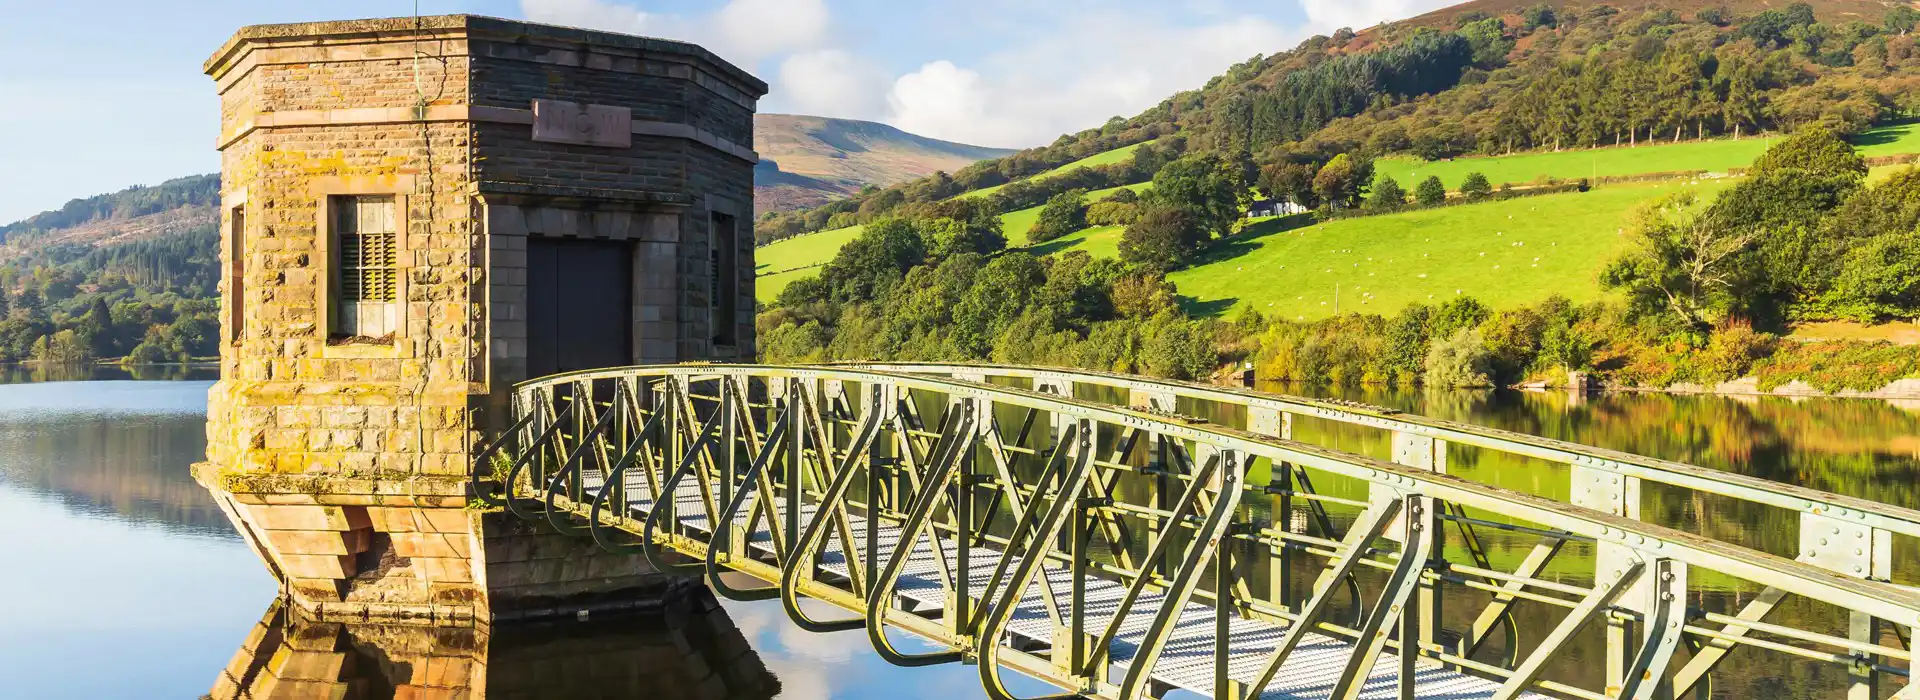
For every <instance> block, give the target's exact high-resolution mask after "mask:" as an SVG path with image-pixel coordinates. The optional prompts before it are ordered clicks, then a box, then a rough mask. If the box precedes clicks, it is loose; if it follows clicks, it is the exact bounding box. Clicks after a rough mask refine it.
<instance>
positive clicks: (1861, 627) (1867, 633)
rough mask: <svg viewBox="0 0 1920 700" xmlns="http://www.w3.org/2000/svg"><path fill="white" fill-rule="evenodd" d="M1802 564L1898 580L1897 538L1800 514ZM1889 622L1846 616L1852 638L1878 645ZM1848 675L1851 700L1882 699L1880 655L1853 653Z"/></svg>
mask: <svg viewBox="0 0 1920 700" xmlns="http://www.w3.org/2000/svg"><path fill="white" fill-rule="evenodd" d="M1800 561H1803V562H1806V563H1809V564H1812V565H1814V566H1818V567H1820V568H1822V569H1826V570H1828V571H1832V572H1834V573H1837V574H1840V575H1842V576H1852V577H1854V578H1861V579H1871V580H1876V581H1888V580H1891V579H1892V577H1893V533H1892V532H1889V531H1887V530H1880V529H1876V528H1874V527H1872V526H1869V525H1866V524H1863V523H1859V522H1854V521H1851V520H1846V519H1844V518H1843V517H1831V516H1828V515H1822V514H1818V513H1806V512H1803V513H1801V514H1800ZM1884 626H1885V624H1884V621H1882V620H1879V619H1875V618H1874V617H1873V616H1872V615H1870V614H1868V613H1863V612H1860V611H1857V610H1855V611H1849V612H1848V613H1847V639H1849V640H1851V641H1855V642H1860V643H1863V644H1878V643H1879V641H1880V635H1881V633H1882V632H1883V631H1884V629H1883V628H1884ZM1852 653H1853V656H1854V661H1853V666H1852V668H1851V669H1849V670H1848V674H1847V675H1848V679H1849V682H1848V684H1847V700H1879V698H1880V675H1881V674H1880V672H1879V670H1878V669H1877V668H1876V667H1877V666H1878V665H1879V664H1881V663H1882V662H1883V659H1881V658H1880V656H1879V655H1877V654H1874V653H1873V652H1871V651H1867V650H1863V649H1855V650H1853V652H1852Z"/></svg>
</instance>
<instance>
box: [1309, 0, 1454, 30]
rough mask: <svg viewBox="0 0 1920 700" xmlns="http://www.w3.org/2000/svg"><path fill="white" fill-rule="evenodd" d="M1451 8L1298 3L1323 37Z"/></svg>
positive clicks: (1401, 0) (1421, 1) (1410, 0)
mask: <svg viewBox="0 0 1920 700" xmlns="http://www.w3.org/2000/svg"><path fill="white" fill-rule="evenodd" d="M1452 4H1454V0H1300V9H1301V10H1302V11H1304V12H1306V14H1307V23H1308V24H1309V25H1311V26H1312V28H1313V29H1314V31H1315V32H1316V33H1322V34H1325V33H1331V32H1332V31H1333V30H1335V29H1339V28H1341V27H1349V28H1352V29H1354V30H1360V29H1366V28H1367V27H1371V26H1373V25H1376V24H1379V23H1381V22H1387V21H1391V20H1398V19H1406V18H1408V17H1412V16H1415V15H1419V14H1422V13H1425V12H1429V11H1432V10H1437V9H1439V8H1442V7H1446V6H1448V5H1452Z"/></svg>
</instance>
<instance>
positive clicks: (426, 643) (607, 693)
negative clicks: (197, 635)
mask: <svg viewBox="0 0 1920 700" xmlns="http://www.w3.org/2000/svg"><path fill="white" fill-rule="evenodd" d="M779 694H780V681H779V680H777V679H775V678H774V676H773V674H772V673H770V672H768V670H767V667H766V666H765V665H764V664H762V663H761V661H760V658H759V656H758V655H757V654H755V653H754V651H753V649H752V648H751V647H750V646H749V645H748V644H747V640H746V638H745V637H743V636H741V633H740V630H739V628H737V627H735V626H734V623H733V621H732V619H731V618H729V617H728V615H727V612H726V611H725V610H724V609H722V608H720V607H719V605H718V604H717V603H716V602H715V601H714V599H713V597H712V595H711V594H708V593H706V591H704V590H701V589H694V590H693V591H691V592H690V594H689V596H688V597H687V598H685V599H681V600H673V601H670V603H669V604H668V605H667V606H665V607H664V609H663V610H662V611H661V612H658V613H652V614H646V615H630V616H617V617H608V618H596V619H593V620H591V621H564V622H547V623H539V624H514V625H508V626H501V627H498V628H493V629H491V630H489V629H487V628H484V627H482V628H463V629H446V628H434V627H418V626H403V625H377V624H354V623H339V622H320V621H316V620H312V619H309V618H307V617H306V616H305V615H304V614H303V613H301V612H299V611H298V610H297V609H294V608H292V607H291V606H288V605H285V604H284V603H280V602H276V603H274V605H273V606H272V607H270V608H268V610H267V613H266V615H265V616H264V617H262V618H261V620H260V623H259V624H257V625H255V626H254V628H253V630H252V631H251V632H250V633H249V634H248V635H247V637H246V640H245V641H244V642H242V643H241V646H240V650H239V651H238V652H236V653H235V654H234V656H233V659H232V661H230V662H229V663H228V664H227V666H226V668H225V669H223V670H222V671H221V672H220V674H219V677H218V678H217V679H216V680H215V681H214V685H213V689H212V691H211V692H209V693H208V694H207V696H206V697H208V698H212V700H267V699H269V698H276V699H277V698H289V699H291V698H317V697H330V698H343V699H348V700H368V699H385V698H427V697H431V698H445V699H447V700H459V699H462V698H481V697H490V698H496V699H499V698H507V699H512V698H626V697H633V698H641V697H644V698H660V699H661V700H726V699H733V700H757V699H762V698H772V697H775V696H776V695H779Z"/></svg>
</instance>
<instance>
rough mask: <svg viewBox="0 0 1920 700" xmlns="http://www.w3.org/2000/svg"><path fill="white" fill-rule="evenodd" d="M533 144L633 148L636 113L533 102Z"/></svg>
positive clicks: (557, 102) (577, 105) (625, 109)
mask: <svg viewBox="0 0 1920 700" xmlns="http://www.w3.org/2000/svg"><path fill="white" fill-rule="evenodd" d="M533 140H535V141H548V142H552V143H577V144H580V145H583V146H607V147H610V148H626V147H628V146H632V145H633V110H630V109H627V108H626V107H614V106H611V105H583V104H580V103H578V102H562V101H560V100H534V101H533Z"/></svg>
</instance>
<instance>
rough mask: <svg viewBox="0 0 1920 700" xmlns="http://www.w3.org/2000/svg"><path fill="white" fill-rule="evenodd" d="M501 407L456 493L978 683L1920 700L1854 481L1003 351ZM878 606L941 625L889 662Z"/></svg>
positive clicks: (1339, 693) (632, 378)
mask: <svg viewBox="0 0 1920 700" xmlns="http://www.w3.org/2000/svg"><path fill="white" fill-rule="evenodd" d="M1102 397H1104V398H1105V400H1104V401H1102V400H1101V399H1102ZM515 403H516V412H515V415H514V420H513V427H512V428H511V429H510V430H508V431H507V433H506V436H505V437H504V438H503V439H502V441H501V442H500V443H498V444H497V445H496V447H497V448H499V449H498V450H497V451H492V453H491V460H490V461H489V460H482V462H481V463H482V464H490V465H491V466H493V469H491V470H484V469H483V470H477V471H476V488H477V489H481V490H482V491H483V492H484V490H485V489H486V488H488V487H489V486H491V487H492V488H493V491H494V492H496V493H497V492H499V486H500V484H501V483H504V484H505V485H507V486H508V487H510V488H509V489H508V494H507V495H508V496H509V497H507V498H504V499H500V501H499V502H500V503H501V504H503V505H505V506H506V507H507V508H509V509H511V510H513V511H514V512H516V513H518V514H521V515H523V516H525V517H529V518H540V519H544V520H547V521H548V522H550V523H551V524H553V525H554V526H555V527H558V528H561V529H563V530H571V531H575V532H578V533H579V534H581V535H582V536H591V537H593V538H595V539H596V540H598V541H599V542H600V543H601V544H602V545H603V546H606V547H609V548H612V549H616V550H636V551H639V552H642V553H644V554H645V555H646V556H648V557H650V558H652V559H654V560H655V563H656V565H657V566H659V567H662V568H664V569H669V570H674V571H679V572H682V573H685V574H687V575H690V576H693V575H698V576H705V577H706V578H707V580H708V583H709V585H711V586H712V587H713V588H714V589H715V590H716V591H718V592H720V593H721V594H723V595H728V596H731V597H738V598H742V599H754V598H759V599H767V598H776V597H777V598H779V599H781V600H782V601H783V604H784V606H785V607H786V609H787V612H788V614H789V616H790V617H791V618H792V619H793V621H794V622H795V623H796V624H798V625H799V626H801V627H802V628H804V629H808V630H813V631H834V630H855V629H862V628H864V629H865V630H866V635H867V637H868V639H869V640H870V642H871V643H872V645H873V647H874V648H875V650H876V652H878V653H879V654H880V655H881V656H882V657H883V658H886V659H888V660H889V661H892V662H895V663H899V664H903V665H923V664H933V663H942V662H949V661H961V660H966V661H972V662H975V663H977V664H978V666H979V675H980V677H981V680H982V683H983V686H984V687H985V688H986V689H987V691H988V693H989V695H991V696H993V697H998V698H1006V697H1011V694H1010V693H1008V691H1007V690H1006V687H1005V686H1004V685H1003V684H1002V677H1001V674H1002V672H1003V670H1005V669H1011V670H1014V671H1018V672H1020V673H1024V674H1026V675H1030V676H1034V677H1037V678H1040V679H1043V680H1046V681H1048V682H1050V683H1053V684H1055V685H1058V686H1060V687H1063V688H1067V689H1069V690H1071V691H1073V692H1076V693H1080V694H1085V695H1091V696H1097V697H1106V698H1133V697H1141V696H1144V695H1152V696H1160V695H1164V694H1167V693H1170V692H1172V691H1174V690H1176V689H1184V690H1187V691H1191V692H1194V693H1198V694H1202V695H1210V696H1213V697H1246V696H1250V695H1254V694H1261V695H1262V696H1263V697H1315V698H1318V697H1341V698H1352V697H1414V696H1419V697H1433V696H1445V697H1452V698H1509V697H1528V696H1536V695H1541V694H1545V695H1552V696H1563V697H1578V698H1608V697H1632V698H1656V697H1675V696H1680V695H1684V694H1688V693H1693V692H1699V693H1702V694H1703V695H1704V694H1706V693H1707V691H1708V689H1709V688H1711V687H1712V686H1713V685H1714V682H1715V681H1716V680H1720V679H1723V678H1727V677H1728V676H1729V675H1731V676H1732V678H1731V680H1732V681H1733V682H1734V683H1733V684H1734V685H1738V681H1739V677H1738V675H1736V674H1737V670H1738V669H1739V668H1740V667H1741V666H1742V665H1746V664H1753V663H1760V664H1801V665H1806V666H1808V667H1809V668H1810V669H1811V670H1809V671H1807V672H1805V673H1798V674H1794V677H1795V678H1800V679H1807V680H1808V683H1809V685H1808V686H1807V687H1806V688H1801V689H1790V688H1781V689H1773V690H1776V691H1784V692H1788V693H1805V694H1806V695H1815V696H1828V695H1835V696H1840V695H1844V696H1847V697H1859V698H1872V697H1884V694H1883V692H1884V691H1890V690H1893V689H1899V691H1898V692H1899V695H1898V696H1897V697H1910V696H1920V691H1911V690H1909V689H1910V688H1911V687H1913V686H1908V685H1907V684H1906V683H1905V681H1904V679H1905V677H1906V676H1907V675H1908V668H1909V666H1910V659H1911V652H1910V651H1909V640H1910V631H1911V628H1912V626H1914V625H1915V624H1917V623H1920V596H1917V595H1916V594H1915V592H1914V589H1913V588H1912V587H1911V586H1912V584H1913V583H1915V581H1914V580H1913V578H1914V577H1915V575H1916V572H1915V570H1914V567H1913V566H1912V563H1913V557H1912V554H1913V551H1914V550H1913V547H1912V544H1913V541H1914V539H1915V538H1916V537H1920V513H1915V512H1913V511H1910V510H1906V509H1902V508H1896V507H1892V506H1886V505H1883V504H1876V503H1871V502H1866V501H1861V500H1859V499H1852V498H1847V497H1843V496H1835V495H1832V494H1825V493H1820V492H1817V491H1810V490H1807V489H1799V488H1794V487H1790V486H1785V485H1781V484H1775V483H1770V482H1765V481H1762V480H1758V479H1752V478H1748V477H1741V476H1739V475H1733V474H1726V473H1721V472H1714V471H1712V470H1706V469H1700V468H1697V467H1692V466H1689V465H1685V464H1677V463H1672V462H1665V461H1661V460H1653V459H1648V458H1644V457H1637V456H1634V455H1627V454H1622V453H1617V452H1609V451H1606V450H1599V449H1595V448H1588V447H1583V446H1579V445H1572V444H1568V443H1560V442H1556V441H1552V440H1546V439H1542V438H1535V437H1531V436H1524V435H1518V434H1513V433H1504V432H1502V431H1497V430H1489V429H1484V428H1476V427H1472V426H1464V425H1458V424H1449V423H1443V422H1439V421H1431V420H1426V419H1421V418H1418V417H1413V416H1404V415H1396V414H1394V413H1392V412H1390V411H1381V410H1377V409H1373V408H1371V407H1365V406H1352V405H1340V404H1336V403H1329V402H1311V401H1302V400H1295V399H1285V398H1278V397H1267V396H1262V395H1256V394H1251V393H1247V392H1236V391H1231V390H1223V389H1219V388H1214V387H1204V386H1199V385H1187V384H1173V383H1165V382H1152V381H1147V380H1140V379H1136V378H1129V377H1119V376H1114V375H1099V374H1089V373H1070V372H1059V371H1049V370H1033V369H1028V368H996V367H937V366H934V367H929V366H912V365H890V366H875V367H868V368H855V367H758V366H711V367H642V368H626V369H620V370H607V371H598V372H588V373H579V374H572V375H562V376H558V377H552V378H548V379H545V380H539V381H535V382H530V383H528V384H526V385H523V386H522V387H520V389H519V390H518V394H517V396H516V400H515ZM1199 403H1212V404H1218V405H1224V406H1228V407H1230V408H1232V409H1233V410H1225V411H1223V410H1218V409H1214V410H1208V411H1201V410H1195V408H1196V404H1199ZM1201 413H1207V414H1210V415H1214V416H1223V415H1226V416H1233V418H1232V419H1230V420H1228V421H1225V422H1209V421H1205V420H1200V419H1197V418H1194V417H1192V416H1194V415H1197V414H1201ZM1297 421H1298V422H1311V421H1328V422H1333V423H1340V424H1345V425H1353V426H1362V427H1367V428H1370V429H1375V430H1379V431H1383V432H1386V433H1389V434H1390V435H1391V445H1392V454H1391V457H1392V462H1387V461H1382V460H1378V459H1373V458H1369V457H1364V456H1360V455H1354V454H1349V453H1345V452H1340V451H1336V450H1332V449H1327V448H1325V447H1322V446H1318V445H1313V444H1308V443H1305V442H1299V441H1296V440H1294V439H1292V438H1293V427H1294V424H1295V422H1297ZM1475 450H1480V451H1493V452H1499V453H1503V454H1511V455H1517V456H1521V457H1524V458H1526V459H1530V460H1536V461H1538V462H1539V463H1540V464H1541V470H1540V473H1539V478H1538V479H1537V481H1536V483H1535V484H1534V486H1535V487H1536V488H1534V489H1530V490H1531V491H1533V493H1520V492H1515V491H1510V490H1505V489H1501V488H1495V487H1491V486H1488V485H1484V484H1480V483H1475V482H1472V481H1468V480H1463V479H1460V478H1456V477H1453V476H1449V475H1448V474H1447V471H1448V469H1447V464H1448V461H1449V459H1450V455H1453V454H1455V453H1457V452H1460V451H1468V452H1471V451H1475ZM488 471H491V472H492V475H493V477H494V478H496V479H498V482H496V483H493V484H488V483H485V482H484V481H481V480H480V479H481V475H482V473H484V472H488ZM1643 485H1645V486H1647V487H1648V490H1655V489H1684V490H1688V491H1691V492H1696V493H1698V494H1700V495H1701V497H1703V498H1710V499H1715V500H1724V501H1730V502H1734V503H1737V504H1739V505H1740V506H1741V507H1742V508H1768V509H1773V510H1775V511H1778V512H1779V513H1780V514H1781V515H1782V516H1784V517H1787V518H1793V519H1797V527H1796V530H1797V532H1798V533H1799V542H1798V543H1797V544H1798V547H1797V551H1794V552H1785V554H1788V555H1790V556H1791V557H1792V558H1786V557H1781V556H1775V555H1773V554H1769V553H1767V552H1765V551H1760V550H1757V549H1752V548H1749V547H1747V546H1743V545H1742V544H1741V543H1737V542H1726V541H1720V540H1715V539H1712V538H1711V537H1709V536H1702V535H1699V534H1690V533H1688V532H1683V531H1681V530H1678V529H1674V528H1675V527H1680V526H1685V525H1688V523H1676V522H1661V521H1660V518H1662V517H1663V516H1666V515H1668V513H1665V512H1652V513H1643V512H1642V509H1641V504H1642V502H1643V501H1644V500H1645V499H1644V498H1643V493H1642V486H1643ZM668 494H671V497H670V498H669V497H668ZM1648 516H1651V518H1649V517H1648ZM1649 519H1651V520H1652V522H1648V520H1649ZM683 561H684V563H682V562H683ZM1896 562H1898V563H1899V565H1898V566H1896ZM728 570H733V571H738V572H741V573H744V574H748V575H751V576H754V577H757V578H759V579H761V580H762V581H764V582H767V584H769V585H766V586H763V587H761V588H755V589H741V588H736V587H734V586H731V585H728V584H727V583H726V582H725V581H723V580H722V578H721V577H720V574H721V573H722V572H725V571H728ZM803 598H811V599H815V600H818V601H822V602H825V603H827V604H829V605H831V606H834V607H838V608H840V609H842V610H844V611H847V612H849V613H852V615H851V616H848V617H845V618H842V619H835V620H823V619H818V618H816V617H814V616H813V615H810V614H809V613H808V611H807V610H804V609H803V608H802V606H801V605H800V602H801V600H802V599H803ZM899 631H905V632H909V633H912V634H914V635H917V636H920V637H923V638H926V639H928V640H931V641H932V642H933V643H934V645H935V646H936V647H937V648H938V650H937V651H935V652H933V653H923V654H908V653H904V652H901V651H900V650H898V649H896V648H895V646H894V642H893V640H892V637H891V635H890V632H899ZM1749 690H1753V691H1760V692H1766V691H1767V689H1765V688H1757V687H1756V688H1749Z"/></svg>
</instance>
